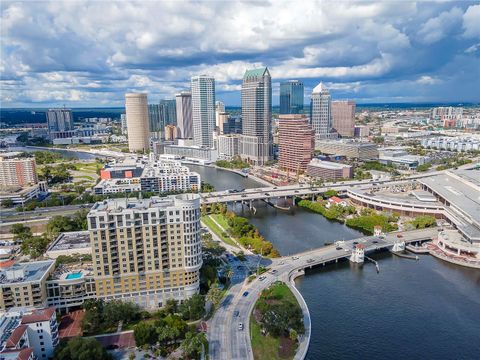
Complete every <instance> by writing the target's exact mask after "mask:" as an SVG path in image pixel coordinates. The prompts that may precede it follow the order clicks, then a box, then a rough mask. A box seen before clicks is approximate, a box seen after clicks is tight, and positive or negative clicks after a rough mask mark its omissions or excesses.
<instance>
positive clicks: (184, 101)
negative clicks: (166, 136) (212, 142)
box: [175, 91, 193, 139]
mask: <svg viewBox="0 0 480 360" xmlns="http://www.w3.org/2000/svg"><path fill="white" fill-rule="evenodd" d="M175 100H176V105H177V128H178V137H179V138H181V139H192V138H193V125H192V93H191V92H190V91H182V92H181V93H179V94H177V95H175Z"/></svg>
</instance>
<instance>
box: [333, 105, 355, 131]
mask: <svg viewBox="0 0 480 360" xmlns="http://www.w3.org/2000/svg"><path fill="white" fill-rule="evenodd" d="M332 127H333V128H334V129H335V130H336V131H337V133H338V134H339V135H341V136H342V137H353V136H354V133H355V101H332Z"/></svg>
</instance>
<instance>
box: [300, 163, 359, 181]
mask: <svg viewBox="0 0 480 360" xmlns="http://www.w3.org/2000/svg"><path fill="white" fill-rule="evenodd" d="M307 175H308V176H311V177H313V178H320V179H322V180H338V179H350V178H352V177H353V168H352V167H351V166H350V165H345V164H339V163H335V162H331V161H322V160H319V159H312V161H310V163H309V164H308V166H307Z"/></svg>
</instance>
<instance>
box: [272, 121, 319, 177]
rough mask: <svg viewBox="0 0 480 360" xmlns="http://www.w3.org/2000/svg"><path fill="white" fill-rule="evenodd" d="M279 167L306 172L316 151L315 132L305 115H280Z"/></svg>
mask: <svg viewBox="0 0 480 360" xmlns="http://www.w3.org/2000/svg"><path fill="white" fill-rule="evenodd" d="M278 148H279V159H278V162H279V167H280V168H281V169H285V170H289V171H294V172H298V173H300V172H304V171H305V170H306V169H307V165H308V163H309V162H310V160H311V159H312V157H313V153H314V151H315V134H314V131H313V129H312V127H311V126H310V124H309V123H308V119H307V117H306V116H305V115H280V116H279V121H278Z"/></svg>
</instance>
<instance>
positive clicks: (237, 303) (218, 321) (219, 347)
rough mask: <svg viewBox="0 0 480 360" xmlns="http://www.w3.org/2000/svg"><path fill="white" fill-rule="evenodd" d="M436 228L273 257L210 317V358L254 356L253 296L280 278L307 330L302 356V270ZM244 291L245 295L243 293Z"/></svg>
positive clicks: (418, 237)
mask: <svg viewBox="0 0 480 360" xmlns="http://www.w3.org/2000/svg"><path fill="white" fill-rule="evenodd" d="M437 232H438V228H429V229H421V230H413V231H405V232H401V233H400V232H394V233H389V234H387V235H385V236H365V237H361V238H358V239H353V240H348V241H342V242H341V243H337V245H330V246H325V247H321V248H318V249H312V250H309V251H305V252H302V253H298V254H296V255H293V256H288V257H281V258H277V259H273V260H272V262H271V264H270V265H269V266H268V267H269V268H270V270H269V272H268V273H265V274H264V276H265V278H264V279H263V280H260V278H257V279H255V280H254V281H252V282H251V283H247V282H246V281H243V282H238V283H235V284H233V285H232V287H231V288H230V289H229V292H228V293H227V296H226V298H225V300H224V302H223V303H222V305H221V306H220V308H219V309H218V310H217V312H216V313H215V315H214V317H213V318H212V319H211V320H210V322H209V326H208V331H207V336H208V339H209V356H210V359H218V360H223V359H232V360H240V359H242V360H243V359H253V353H252V348H251V344H250V337H249V334H250V329H249V318H250V314H251V312H252V310H253V307H254V305H255V302H256V300H257V299H258V297H259V295H260V293H261V292H262V290H264V289H265V288H267V287H268V286H270V285H271V284H272V283H274V282H275V281H283V282H285V283H286V284H288V285H289V287H290V289H291V290H292V292H293V293H294V295H295V297H296V298H297V300H298V302H299V304H300V306H301V308H302V311H303V314H304V323H305V329H306V333H305V335H304V336H302V338H301V339H300V345H299V348H298V351H297V354H296V356H295V359H304V357H305V355H306V353H307V351H308V345H309V342H310V314H309V311H308V308H307V305H306V303H305V301H304V300H303V297H302V296H301V294H300V293H299V292H298V290H297V289H296V288H295V283H294V280H295V278H296V277H298V276H300V275H303V274H304V270H305V269H307V268H312V267H314V266H322V265H325V264H327V263H331V262H335V261H338V260H341V259H344V258H349V257H350V256H351V255H352V252H353V251H354V250H355V247H356V246H358V245H359V244H361V245H362V247H363V248H364V251H365V253H367V254H368V253H369V252H373V251H376V250H382V249H390V248H392V247H393V246H394V245H395V243H399V242H405V243H406V244H409V243H414V242H422V241H427V240H431V239H432V238H434V237H435V236H436V234H437ZM246 292H247V295H246V296H244V294H245V293H246ZM239 323H243V324H244V325H245V330H239V328H238V324H239Z"/></svg>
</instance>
